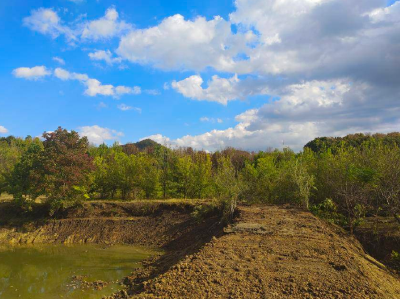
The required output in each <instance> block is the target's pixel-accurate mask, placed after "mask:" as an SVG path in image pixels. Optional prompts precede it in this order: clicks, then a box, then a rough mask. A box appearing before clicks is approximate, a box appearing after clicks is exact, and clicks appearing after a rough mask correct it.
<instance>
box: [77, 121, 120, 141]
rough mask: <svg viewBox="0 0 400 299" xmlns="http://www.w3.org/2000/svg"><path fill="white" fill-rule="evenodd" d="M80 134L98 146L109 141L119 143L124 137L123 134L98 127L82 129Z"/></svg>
mask: <svg viewBox="0 0 400 299" xmlns="http://www.w3.org/2000/svg"><path fill="white" fill-rule="evenodd" d="M79 134H80V135H81V136H86V137H87V138H88V139H89V142H91V143H94V144H96V145H99V144H102V143H105V142H107V141H117V140H119V138H120V137H122V136H124V134H123V133H122V132H118V131H116V130H112V129H108V128H102V127H100V126H98V125H94V126H84V127H80V128H79Z"/></svg>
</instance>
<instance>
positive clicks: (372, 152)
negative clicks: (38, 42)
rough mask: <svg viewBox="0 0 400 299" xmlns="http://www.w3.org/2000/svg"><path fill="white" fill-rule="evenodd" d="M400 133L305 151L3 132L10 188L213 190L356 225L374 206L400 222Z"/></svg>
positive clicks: (66, 192) (222, 197) (140, 193)
mask: <svg viewBox="0 0 400 299" xmlns="http://www.w3.org/2000/svg"><path fill="white" fill-rule="evenodd" d="M399 136H400V134H398V133H391V134H388V135H382V134H380V135H363V134H356V135H349V136H347V137H345V138H342V139H340V140H338V139H334V141H335V140H336V141H335V142H332V140H331V139H323V138H318V139H316V140H314V141H312V142H310V143H308V144H307V145H306V146H305V147H304V150H303V151H302V152H300V153H295V152H293V151H292V150H290V149H288V148H285V149H283V150H267V151H260V152H246V151H241V150H237V149H234V148H227V149H225V150H222V151H217V152H214V153H208V152H205V151H196V150H193V149H192V148H177V149H171V148H168V147H165V146H162V145H159V144H157V143H155V142H153V141H150V140H146V141H143V142H141V143H138V144H127V145H124V146H121V145H119V144H117V143H116V144H114V145H112V146H107V145H105V144H102V145H100V146H92V145H89V142H88V140H87V138H86V137H82V138H81V137H80V136H79V135H78V133H77V132H74V131H67V130H65V129H62V128H58V129H57V130H56V131H54V132H51V133H44V134H43V138H42V140H40V139H38V138H31V137H29V136H28V137H27V138H25V139H21V138H15V137H12V136H10V137H7V138H1V139H0V192H7V193H9V194H12V195H13V198H14V201H15V203H17V204H19V205H21V206H29V205H30V204H31V203H32V202H33V201H34V200H35V199H37V198H38V197H41V198H42V199H43V200H44V201H46V202H47V203H48V204H49V205H51V206H52V207H53V208H54V209H59V208H62V207H65V206H68V205H71V204H76V203H77V202H80V201H84V200H89V199H92V200H95V199H122V200H134V199H153V198H182V199H187V200H190V199H194V198H210V199H211V198H213V199H216V200H217V201H218V202H220V203H222V204H224V206H225V207H226V209H227V210H228V211H230V212H233V210H234V208H235V205H236V203H237V202H245V203H249V204H252V203H271V204H276V203H277V204H282V203H292V204H297V205H301V206H303V207H304V208H305V209H309V210H311V211H313V212H314V213H315V214H318V215H319V216H321V217H324V218H327V219H328V220H330V221H332V222H335V223H337V224H341V225H343V226H347V227H349V228H350V230H353V228H354V227H355V226H357V225H358V224H359V222H360V220H361V219H362V218H363V217H364V216H365V215H378V214H379V215H391V216H393V217H395V218H396V220H397V221H399V223H400V219H399V212H400V150H399V144H400V143H399V142H398V141H399V140H398V139H399V138H400V137H399Z"/></svg>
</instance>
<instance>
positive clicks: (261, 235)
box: [0, 201, 400, 299]
mask: <svg viewBox="0 0 400 299" xmlns="http://www.w3.org/2000/svg"><path fill="white" fill-rule="evenodd" d="M198 204H201V203H200V202H191V203H182V202H174V201H170V202H162V201H160V202H158V201H152V202H134V203H113V202H93V203H87V204H85V205H84V207H83V208H80V209H71V210H69V211H66V212H65V213H64V214H63V215H59V216H58V218H59V219H46V218H45V219H40V220H39V221H35V222H32V221H28V220H27V219H25V218H24V217H21V218H20V219H15V217H9V218H8V219H7V217H8V216H7V215H8V214H7V212H4V211H7V207H5V209H1V207H0V219H2V220H0V222H1V224H0V243H1V242H10V241H11V242H14V243H44V242H46V243H48V242H55V243H68V242H94V243H105V244H113V243H128V244H141V245H148V246H155V247H159V248H163V249H164V252H165V254H163V255H161V256H157V257H154V258H152V259H151V260H148V261H146V262H144V267H143V268H141V269H137V270H135V272H134V273H132V275H131V276H129V277H127V278H126V279H125V283H126V284H127V289H126V290H124V291H123V292H121V293H120V294H115V295H114V296H112V298H126V297H128V296H129V297H133V298H324V299H325V298H328V299H329V298H356V299H357V298H385V299H386V298H400V280H399V278H398V277H397V276H395V275H393V274H391V273H390V272H389V271H388V270H387V269H386V268H385V266H383V265H382V264H380V263H379V262H377V261H376V260H375V259H373V258H372V257H370V256H369V255H367V254H366V253H365V252H364V250H363V248H362V247H361V245H360V243H359V242H358V241H357V240H356V239H354V238H352V237H349V236H348V235H347V234H346V233H345V232H343V231H342V230H341V229H339V228H337V227H336V226H332V225H329V224H327V223H325V222H324V221H322V220H319V219H317V218H316V217H314V216H313V215H311V214H310V213H309V212H306V211H302V210H299V209H293V208H288V207H286V208H285V207H277V206H262V207H257V206H252V207H245V206H241V207H239V208H238V215H237V216H236V217H235V220H234V222H233V223H232V224H231V225H229V226H228V227H224V226H223V225H222V224H221V223H220V222H219V217H218V216H217V215H215V214H213V213H210V214H209V215H208V217H206V218H205V219H204V220H202V221H200V222H197V221H196V220H195V219H193V217H192V216H191V215H190V214H191V212H192V211H193V210H194V209H195V206H196V205H198ZM2 211H3V212H2ZM1 213H3V214H1ZM28 219H29V218H28Z"/></svg>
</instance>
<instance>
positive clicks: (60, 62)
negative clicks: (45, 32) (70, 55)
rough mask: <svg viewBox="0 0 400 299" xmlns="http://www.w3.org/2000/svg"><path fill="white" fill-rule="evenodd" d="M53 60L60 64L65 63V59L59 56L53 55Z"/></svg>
mask: <svg viewBox="0 0 400 299" xmlns="http://www.w3.org/2000/svg"><path fill="white" fill-rule="evenodd" d="M53 60H54V61H56V62H58V63H59V64H61V65H65V61H64V59H62V58H60V57H53Z"/></svg>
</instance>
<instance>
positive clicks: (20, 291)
mask: <svg viewBox="0 0 400 299" xmlns="http://www.w3.org/2000/svg"><path fill="white" fill-rule="evenodd" d="M152 254H154V251H152V250H149V249H146V248H143V247H136V246H111V247H104V246H99V245H68V246H67V245H40V246H31V247H20V246H18V247H0V298H1V299H3V298H4V299H14V298H24V299H28V298H29V299H39V298H40V299H50V298H51V299H53V298H68V299H75V298H80V299H91V298H101V297H102V296H103V295H108V294H111V293H113V292H114V291H115V290H117V289H118V288H120V286H119V285H118V284H116V283H111V284H109V285H108V286H107V287H106V288H104V289H102V290H97V291H96V290H92V289H88V290H81V289H74V288H73V287H72V286H71V285H70V282H71V278H72V277H73V276H75V275H82V276H86V278H85V279H86V280H88V281H95V280H102V281H107V282H111V281H116V280H119V279H121V278H123V277H124V276H126V275H128V274H129V273H130V272H131V271H132V269H133V268H134V267H138V266H139V264H138V262H139V261H141V260H143V259H145V258H147V257H149V256H150V255H152Z"/></svg>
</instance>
